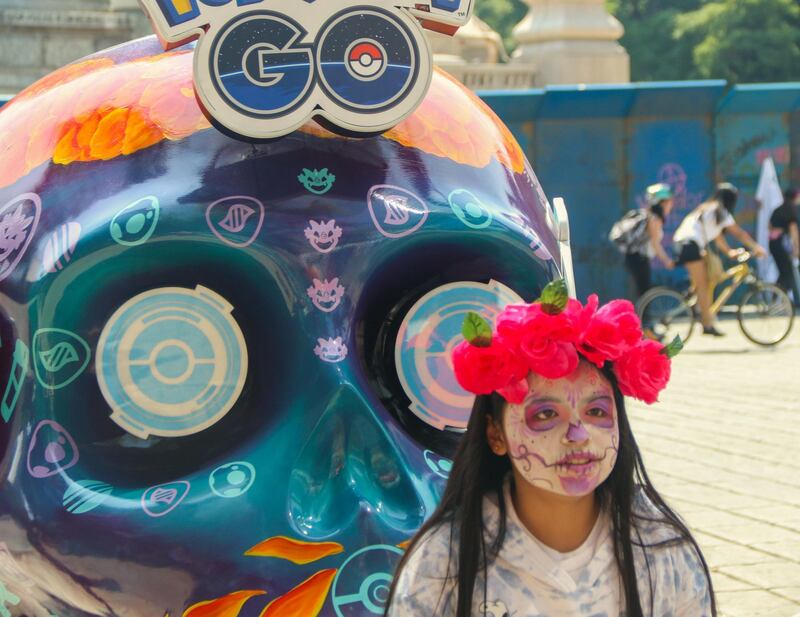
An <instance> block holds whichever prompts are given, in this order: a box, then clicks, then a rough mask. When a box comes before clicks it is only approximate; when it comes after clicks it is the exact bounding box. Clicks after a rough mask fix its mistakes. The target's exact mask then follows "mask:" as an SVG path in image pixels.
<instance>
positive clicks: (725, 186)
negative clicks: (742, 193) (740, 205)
mask: <svg viewBox="0 0 800 617" xmlns="http://www.w3.org/2000/svg"><path fill="white" fill-rule="evenodd" d="M738 197H739V189H737V188H736V187H735V186H734V185H733V184H731V183H730V182H720V183H719V184H718V185H717V188H716V190H715V191H714V197H713V199H714V200H716V201H718V202H719V203H720V204H722V207H723V208H725V209H726V210H727V211H728V212H730V213H731V214H733V211H734V210H735V209H736V200H737V199H738Z"/></svg>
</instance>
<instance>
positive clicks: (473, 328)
mask: <svg viewBox="0 0 800 617" xmlns="http://www.w3.org/2000/svg"><path fill="white" fill-rule="evenodd" d="M461 333H462V334H463V335H464V338H465V339H467V340H468V341H469V343H470V344H471V345H474V346H475V347H488V346H489V345H491V344H492V329H491V328H490V327H489V324H488V323H487V322H486V320H485V319H484V318H483V317H481V316H480V315H478V313H475V312H473V311H470V312H469V313H467V316H466V317H464V325H463V326H461Z"/></svg>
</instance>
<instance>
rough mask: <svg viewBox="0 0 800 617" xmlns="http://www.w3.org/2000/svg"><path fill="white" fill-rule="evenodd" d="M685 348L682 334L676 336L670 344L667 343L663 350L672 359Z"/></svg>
mask: <svg viewBox="0 0 800 617" xmlns="http://www.w3.org/2000/svg"><path fill="white" fill-rule="evenodd" d="M682 350H683V341H682V340H681V337H680V336H676V337H675V338H674V339H673V341H672V342H671V343H670V344H669V345H665V346H664V349H662V350H661V353H663V354H664V355H665V356H667V358H669V359H670V360H671V359H672V358H674V357H675V356H677V355H678V354H679V353H680V352H681V351H682Z"/></svg>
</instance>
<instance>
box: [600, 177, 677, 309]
mask: <svg viewBox="0 0 800 617" xmlns="http://www.w3.org/2000/svg"><path fill="white" fill-rule="evenodd" d="M646 199H647V207H646V208H645V209H642V210H631V211H630V212H628V213H627V214H626V215H625V216H624V217H623V218H622V219H621V220H620V221H619V222H617V223H616V224H615V225H614V227H613V228H612V230H611V233H610V234H609V239H610V240H611V241H612V242H614V243H615V244H616V245H617V247H618V248H619V249H620V250H621V251H622V252H623V253H624V255H625V268H626V269H627V270H628V273H629V274H630V275H631V278H633V282H634V285H635V287H636V297H637V298H641V297H642V296H643V295H644V293H645V292H646V291H648V290H649V289H650V288H651V287H652V286H653V281H652V268H651V265H650V264H651V262H652V260H653V258H654V257H657V258H658V259H659V261H661V263H663V264H664V267H665V268H667V269H668V270H672V269H673V268H674V267H675V262H674V261H673V260H672V258H671V257H670V256H669V254H667V251H666V250H665V249H664V246H663V244H662V242H663V239H664V222H665V221H666V218H667V217H668V216H669V213H670V212H671V211H672V204H673V195H672V189H670V187H669V185H668V184H663V183H659V184H652V185H650V186H648V187H647V190H646Z"/></svg>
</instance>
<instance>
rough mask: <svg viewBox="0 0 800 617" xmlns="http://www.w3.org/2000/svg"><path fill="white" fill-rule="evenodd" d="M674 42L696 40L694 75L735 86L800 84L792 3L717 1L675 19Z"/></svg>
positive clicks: (799, 45)
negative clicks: (752, 83)
mask: <svg viewBox="0 0 800 617" xmlns="http://www.w3.org/2000/svg"><path fill="white" fill-rule="evenodd" d="M675 26H676V27H675V37H676V40H681V39H682V38H684V37H686V38H687V39H691V40H694V41H697V43H696V44H695V45H694V46H693V49H692V61H693V64H694V72H695V74H696V75H697V76H698V77H701V78H719V79H727V80H728V81H729V82H731V83H737V82H770V81H797V80H800V5H798V3H797V0H718V1H717V2H710V3H708V4H706V5H705V6H703V7H702V8H700V9H698V10H696V11H693V12H690V13H687V14H685V15H681V16H679V17H677V19H676V22H675Z"/></svg>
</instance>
